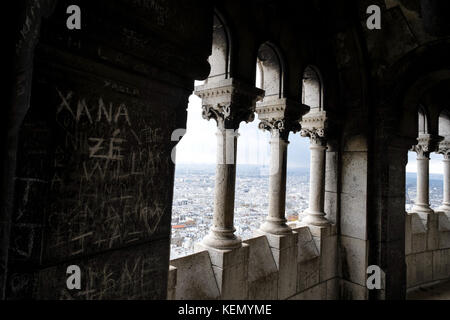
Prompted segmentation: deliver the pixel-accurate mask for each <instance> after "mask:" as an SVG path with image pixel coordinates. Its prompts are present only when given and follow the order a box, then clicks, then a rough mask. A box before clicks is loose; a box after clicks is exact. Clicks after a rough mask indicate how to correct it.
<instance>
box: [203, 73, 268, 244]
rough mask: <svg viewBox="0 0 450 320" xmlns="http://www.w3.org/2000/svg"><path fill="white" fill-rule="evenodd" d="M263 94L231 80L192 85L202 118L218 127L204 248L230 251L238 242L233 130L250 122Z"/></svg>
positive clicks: (235, 134) (234, 137)
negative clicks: (211, 202)
mask: <svg viewBox="0 0 450 320" xmlns="http://www.w3.org/2000/svg"><path fill="white" fill-rule="evenodd" d="M263 93H264V92H263V91H262V90H260V89H257V88H255V87H251V86H247V85H244V84H242V83H240V82H237V81H236V80H233V79H226V80H223V81H220V82H214V83H208V82H206V84H204V85H202V86H198V87H196V92H195V94H196V95H197V96H199V97H200V98H202V105H203V107H202V108H203V118H205V119H207V120H210V119H214V120H215V121H216V123H217V128H218V130H217V168H216V184H215V199H214V218H213V225H212V227H211V230H210V233H209V234H208V235H207V236H206V237H205V238H204V239H203V242H202V244H203V246H205V247H207V248H213V249H220V250H231V249H237V248H240V247H241V245H242V241H241V239H240V238H239V237H237V236H236V235H235V234H234V232H235V228H234V193H235V182H236V150H237V137H238V133H237V130H238V128H239V124H240V123H241V122H242V121H246V122H250V121H253V119H254V117H255V116H254V112H255V107H256V101H257V100H258V99H260V98H261V97H262V96H263Z"/></svg>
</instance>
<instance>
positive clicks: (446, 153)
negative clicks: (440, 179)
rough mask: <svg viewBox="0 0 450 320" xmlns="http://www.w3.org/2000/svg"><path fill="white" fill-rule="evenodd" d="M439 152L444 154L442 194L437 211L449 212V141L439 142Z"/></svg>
mask: <svg viewBox="0 0 450 320" xmlns="http://www.w3.org/2000/svg"><path fill="white" fill-rule="evenodd" d="M439 153H441V154H442V155H443V156H444V159H443V160H442V164H443V167H444V194H443V201H442V205H441V206H440V207H439V211H444V212H450V142H446V143H444V144H441V145H440V147H439Z"/></svg>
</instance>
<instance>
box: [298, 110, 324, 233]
mask: <svg viewBox="0 0 450 320" xmlns="http://www.w3.org/2000/svg"><path fill="white" fill-rule="evenodd" d="M301 124H302V130H301V131H300V134H301V136H302V137H309V138H310V141H311V146H310V150H311V161H310V175H309V207H308V209H306V211H305V212H304V214H305V215H306V216H305V217H304V218H303V219H302V222H303V223H306V224H310V225H314V226H319V227H321V226H327V225H329V221H328V220H327V219H326V218H325V215H326V214H325V212H324V199H325V155H326V149H327V148H326V140H325V126H326V114H325V112H324V111H320V112H313V113H311V114H308V115H307V116H305V117H303V120H302V122H301Z"/></svg>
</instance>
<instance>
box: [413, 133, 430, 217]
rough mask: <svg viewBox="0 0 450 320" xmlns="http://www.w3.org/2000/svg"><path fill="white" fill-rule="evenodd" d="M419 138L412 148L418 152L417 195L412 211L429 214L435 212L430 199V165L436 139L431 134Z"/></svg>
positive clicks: (421, 135)
mask: <svg viewBox="0 0 450 320" xmlns="http://www.w3.org/2000/svg"><path fill="white" fill-rule="evenodd" d="M417 140H418V143H417V145H415V146H413V148H412V150H413V151H415V152H416V153H417V196H416V201H415V203H414V206H413V208H412V210H411V211H412V212H416V213H425V214H428V213H433V210H432V209H431V208H430V199H429V166H430V153H431V152H432V151H433V147H434V144H433V142H434V141H433V138H432V137H431V135H429V134H420V135H419V138H418V139H417Z"/></svg>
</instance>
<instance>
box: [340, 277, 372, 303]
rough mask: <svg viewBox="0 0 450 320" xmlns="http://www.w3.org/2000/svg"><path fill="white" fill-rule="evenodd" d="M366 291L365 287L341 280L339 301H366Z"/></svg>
mask: <svg viewBox="0 0 450 320" xmlns="http://www.w3.org/2000/svg"><path fill="white" fill-rule="evenodd" d="M367 298H368V290H367V288H366V287H365V286H361V285H359V284H355V283H352V282H350V281H346V280H341V299H343V300H366V299H367Z"/></svg>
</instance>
